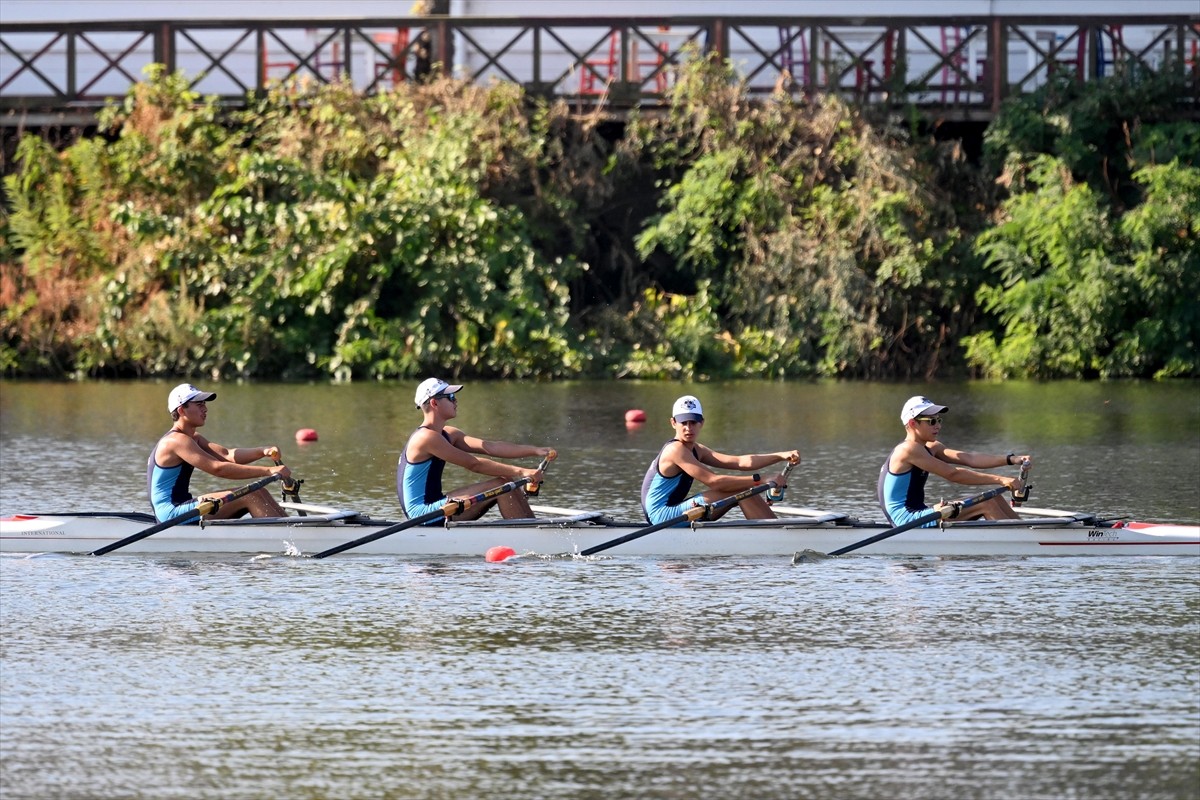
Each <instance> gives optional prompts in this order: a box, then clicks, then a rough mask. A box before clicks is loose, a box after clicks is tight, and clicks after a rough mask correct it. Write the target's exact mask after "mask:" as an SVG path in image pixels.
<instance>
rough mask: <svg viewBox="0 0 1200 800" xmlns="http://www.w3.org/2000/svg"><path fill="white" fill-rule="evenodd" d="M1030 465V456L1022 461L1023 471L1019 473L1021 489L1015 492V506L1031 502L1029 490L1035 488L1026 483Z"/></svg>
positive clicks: (1013, 502)
mask: <svg viewBox="0 0 1200 800" xmlns="http://www.w3.org/2000/svg"><path fill="white" fill-rule="evenodd" d="M1030 466H1032V465H1031V464H1030V463H1029V459H1028V458H1027V459H1025V460H1024V461H1022V462H1021V471H1020V473H1018V475H1017V480H1019V481H1020V482H1021V491H1019V492H1013V496H1012V497H1013V499H1012V504H1013V505H1014V506H1019V505H1021V504H1022V503H1028V502H1029V490H1030V489H1032V488H1033V486H1031V485H1030V484H1028V483H1026V481H1027V480H1029V468H1030Z"/></svg>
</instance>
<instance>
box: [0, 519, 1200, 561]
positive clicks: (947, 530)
mask: <svg viewBox="0 0 1200 800" xmlns="http://www.w3.org/2000/svg"><path fill="white" fill-rule="evenodd" d="M302 508H305V509H307V512H306V513H308V514H309V515H308V516H289V517H286V518H278V519H274V520H248V519H242V520H220V521H212V522H207V523H205V524H204V525H203V526H201V525H197V524H184V525H177V526H174V527H171V528H168V529H166V530H163V531H160V532H159V533H156V534H154V535H152V536H148V537H146V538H143V539H141V540H139V541H137V542H134V543H132V544H130V545H128V546H126V547H122V548H120V549H118V550H116V551H114V554H133V553H255V554H257V553H268V554H280V555H295V556H299V555H307V556H311V555H313V554H315V553H320V552H322V551H324V550H327V549H329V548H331V547H335V546H337V545H339V544H342V543H345V542H349V541H352V540H355V539H359V538H361V537H364V536H368V535H370V534H371V533H373V532H376V531H379V530H381V529H382V528H383V527H385V526H387V525H389V524H392V522H391V521H388V520H371V519H369V518H367V517H364V516H361V515H359V514H357V513H356V512H353V511H338V510H336V509H330V508H324V507H318V506H306V507H302ZM1038 511H1039V512H1043V513H1045V514H1047V515H1049V516H1033V517H1029V518H1025V519H1022V520H1019V521H997V522H989V521H974V522H962V523H951V524H947V525H945V526H944V527H941V528H918V529H914V530H909V531H905V532H903V533H900V534H897V535H895V536H892V537H889V538H886V539H883V540H881V541H879V542H876V543H874V544H871V545H868V546H866V547H864V548H862V549H860V550H856V551H854V552H853V553H852V555H889V556H1113V555H1118V556H1131V555H1136V556H1146V555H1150V556H1166V555H1171V556H1200V526H1198V525H1183V524H1157V523H1154V524H1151V523H1136V522H1134V523H1107V522H1102V521H1099V520H1097V519H1095V518H1094V517H1091V516H1089V515H1086V514H1075V513H1071V512H1061V511H1053V510H1041V509H1039V510H1038ZM312 512H316V513H312ZM821 520H825V521H821ZM154 524H155V522H154V519H153V518H152V517H150V516H148V515H145V514H132V513H131V514H121V513H113V514H94V513H93V514H36V515H14V516H9V517H4V518H0V552H5V553H48V552H54V553H91V552H93V551H94V550H96V549H98V548H100V547H103V546H104V545H107V544H110V543H112V542H116V541H119V540H121V539H124V538H125V537H127V536H130V535H132V534H135V533H137V532H139V531H142V530H145V529H146V528H148V527H150V526H152V525H154ZM641 527H644V526H643V525H640V524H633V523H611V521H608V520H605V518H604V517H603V516H602V514H601V513H600V512H591V513H585V512H581V513H575V514H573V515H566V516H558V517H551V518H544V519H537V520H500V519H497V520H494V521H481V522H475V523H468V522H463V523H453V522H452V523H450V524H448V525H438V526H434V527H427V526H426V527H417V528H408V529H406V530H402V531H400V532H398V533H394V534H391V535H389V536H385V537H383V538H381V539H377V540H375V541H373V542H369V543H367V544H365V545H362V546H361V547H356V548H354V549H351V550H347V551H345V552H344V553H341V554H339V555H338V556H336V557H338V558H344V557H347V556H353V555H396V556H416V557H437V556H459V557H482V556H484V554H485V553H486V552H487V551H488V550H489V549H490V548H492V547H494V546H497V545H503V546H507V547H511V548H513V549H514V550H515V551H516V552H517V553H518V554H520V555H525V554H537V555H544V556H549V555H570V554H574V553H578V552H580V551H582V550H585V549H587V548H589V547H593V546H596V545H599V544H602V543H605V542H608V541H611V540H613V539H616V538H618V537H620V536H623V535H625V534H628V533H630V532H633V531H636V530H638V529H639V528H641ZM889 527H890V526H887V525H884V524H871V523H860V522H856V521H854V520H850V519H848V518H847V517H845V516H844V515H841V514H836V513H830V512H817V511H814V512H811V514H808V515H807V516H801V517H797V518H787V519H780V520H765V521H763V520H760V521H755V522H748V521H745V520H741V521H730V522H724V521H722V522H712V523H698V524H697V525H695V526H693V527H683V528H667V529H663V530H659V531H656V532H654V533H651V534H648V535H646V536H642V537H640V538H637V539H634V540H632V541H629V542H625V543H622V544H620V545H617V546H615V547H613V548H611V549H608V550H605V551H604V552H603V553H601V554H599V555H600V556H609V557H627V556H671V557H688V556H789V557H790V556H793V555H794V554H795V553H797V552H801V551H805V550H811V551H816V552H817V553H830V552H832V551H834V550H837V549H839V548H841V547H845V546H847V545H851V544H855V543H857V542H860V541H862V540H864V539H866V538H868V537H870V536H872V535H874V534H877V533H881V532H883V531H886V530H888V529H889Z"/></svg>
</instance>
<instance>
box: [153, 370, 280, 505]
mask: <svg viewBox="0 0 1200 800" xmlns="http://www.w3.org/2000/svg"><path fill="white" fill-rule="evenodd" d="M216 398H217V394H216V392H206V391H202V390H200V389H197V388H196V387H195V386H192V385H191V384H190V383H181V384H179V385H178V386H176V387H175V388H174V389H172V390H171V393H170V394H169V395H168V396H167V411H169V412H171V419H172V420H173V421H174V424H173V425H172V426H171V430H169V431H167V432H166V433H165V434H163V437H162V438H161V439H159V440H158V444H156V445H155V446H154V450H152V451H151V452H150V458H149V459H148V461H147V464H146V480H147V482H148V484H149V488H150V502H151V504H152V505H153V506H154V516H155V517H157V518H158V521H159V522H165V521H166V520H168V519H172V518H174V517H177V516H179V515H180V514H185V513H187V512H189V511H191V510H193V509H194V508H196V506H197V505H199V503H200V502H201V501H203V500H210V499H214V498H220V497H224V496H225V495H227V494H228V492H229V490H228V489H226V490H223V491H219V492H209V493H208V494H202V495H200V496H199V497H192V494H191V488H190V482H191V478H192V472H193V471H195V470H197V469H198V470H201V471H203V472H207V473H208V474H210V475H215V476H216V477H218V478H224V479H226V480H235V481H236V480H249V479H252V478H265V477H266V476H268V475H275V474H279V475H282V476H283V477H284V478H288V477H291V474H292V473H291V470H289V469H288V468H287V467H286V466H284V465H283V464H279V463H278V461H279V458H280V453H279V448H278V447H276V446H275V445H268V446H266V447H225V446H224V445H219V444H217V443H216V442H210V441H209V440H208V439H206V438H204V437H203V436H201V435H200V432H199V429H200V428H201V427H202V426H203V425H204V423H206V422H207V421H208V403H209V401H211V400H215V399H216ZM263 458H273V459H275V461H276V462H277V463H276V465H275V466H270V467H267V466H262V467H259V466H253V465H252V464H251V462H253V461H258V460H259V459H263ZM247 512H249V513H250V514H251V515H252V516H255V517H282V516H284V513H285V512H284V510H283V507H282V506H280V505H279V503H278V502H276V501H275V498H273V497H272V496H271V494H270V493H269V492H268V491H267V490H266V489H259V490H258V491H257V492H251V493H250V494H248V495H246V496H245V497H239V498H237V499H235V500H229V501H227V502H223V503H221V505H220V506H218V507H217V510H216V511H214V512H213V513H212V514H208V515H206V517H216V518H227V517H240V516H242V515H243V514H246V513H247Z"/></svg>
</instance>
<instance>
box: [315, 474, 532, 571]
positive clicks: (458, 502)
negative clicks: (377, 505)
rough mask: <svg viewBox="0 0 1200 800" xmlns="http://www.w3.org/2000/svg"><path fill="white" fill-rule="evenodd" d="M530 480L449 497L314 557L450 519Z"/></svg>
mask: <svg viewBox="0 0 1200 800" xmlns="http://www.w3.org/2000/svg"><path fill="white" fill-rule="evenodd" d="M529 482H530V479H529V478H517V479H516V480H515V481H509V482H508V483H505V484H501V485H500V486H497V487H495V488H493V489H488V490H487V491H485V492H480V493H479V494H474V495H471V496H470V497H463V498H448V499H447V500H446V502H445V503H444V504H443V505H442V507H441V508H438V509H435V510H433V511H430V512H429V513H428V514H422V515H421V516H419V517H413V518H412V519H406V520H405V521H404V522H397V523H396V524H395V525H389V526H388V527H386V528H384V529H383V530H380V531H375V532H374V533H371V534H368V535H366V536H362V537H360V538H358V539H355V540H354V541H352V542H345V543H343V544H339V545H336V546H334V547H331V548H329V549H328V550H322V551H321V552H319V553H317V554H315V555H314V556H313V558H326V557H328V556H332V555H337V554H338V553H340V552H342V551H344V550H350V549H351V548H354V547H360V546H362V545H364V544H367V543H369V542H373V541H375V540H376V539H382V538H383V537H385V536H391V535H392V534H393V533H399V532H400V531H403V530H407V529H408V528H415V527H417V526H418V525H424V524H425V523H426V522H432V521H433V520H435V519H437V518H439V517H444V518H446V519H449V518H450V517H453V516H454V515H455V514H457V513H458V512H460V511H465V510H466V509H468V508H470V507H471V506H473V505H475V504H476V503H482V502H483V501H484V500H491V499H492V498H493V497H499V496H500V495H502V494H506V493H508V492H511V491H512V490H513V489H518V488H520V487H522V486H525V485H526V484H528V483H529Z"/></svg>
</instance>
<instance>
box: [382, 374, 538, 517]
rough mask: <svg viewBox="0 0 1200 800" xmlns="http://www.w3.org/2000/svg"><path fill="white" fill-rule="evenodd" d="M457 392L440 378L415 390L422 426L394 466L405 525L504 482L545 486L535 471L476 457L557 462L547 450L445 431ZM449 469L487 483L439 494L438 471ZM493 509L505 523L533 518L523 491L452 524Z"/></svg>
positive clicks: (470, 509) (463, 514)
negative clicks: (459, 469)
mask: <svg viewBox="0 0 1200 800" xmlns="http://www.w3.org/2000/svg"><path fill="white" fill-rule="evenodd" d="M462 389H463V387H462V386H461V385H459V384H450V383H447V382H446V381H444V380H441V379H440V378H429V379H427V380H425V381H422V383H421V385H420V386H418V387H417V393H416V395H415V396H414V398H413V400H414V402H415V403H416V406H417V408H418V409H419V410H420V411H421V413H422V415H423V416H424V420H423V421H422V423H421V425H420V426H418V427H417V429H416V430H415V431H413V433H412V435H411V436H409V437H408V441H407V442H405V444H404V448H403V449H402V450H401V451H400V458H399V462H398V463H397V466H396V494H397V496H398V497H399V498H400V507H401V508H403V509H404V513H405V515H407V516H408V518H409V519H413V518H415V517H419V516H422V515H425V514H428V513H429V512H431V511H434V510H437V509H441V508H442V507H443V506H445V505H446V500H447V499H460V498H464V497H468V496H472V495H476V494H479V493H481V492H486V491H487V490H489V489H493V488H495V487H498V486H501V485H503V484H504V483H506V482H508V481H512V480H516V479H520V478H529V479H530V481H531V483H533V484H538V485H540V484H541V483H542V481H543V480H545V475H544V473H543V470H542V467H540V466H539V467H534V468H529V467H519V466H516V465H513V464H505V463H503V462H500V461H495V460H494V459H493V458H480V455H485V456H493V457H494V458H528V457H532V456H540V457H542V458H544V459H549V460H554V459H555V458H557V457H558V453H557V452H556V451H555V450H554V448H552V447H546V446H539V445H531V444H513V443H511V442H501V441H489V440H484V439H480V438H478V437H476V436H470V435H468V434H467V433H466V432H465V431H463V430H461V429H460V428H457V427H454V426H452V425H449V424H448V423H449V422H450V420H452V419H454V418H455V417H456V416H458V393H459V392H461V391H462ZM448 463H449V464H454V465H456V466H459V467H462V468H463V469H466V470H469V471H471V472H476V473H479V474H480V475H488V476H491V477H490V479H489V480H485V481H480V482H478V483H472V484H469V485H467V486H462V487H460V488H458V489H455V490H453V491H451V492H448V493H447V492H444V491H443V490H442V471H443V470H444V469H445V467H446V464H448ZM493 505H498V506H499V508H500V513H501V515H502V516H504V518H506V519H528V518H530V517H532V516H533V511H532V510H531V509H530V507H529V499H528V497H526V495H525V491H524V490H523V489H518V490H516V491H512V492H506V493H504V494H502V495H500V496H499V497H493V498H490V499H487V500H484V501H483V502H480V503H475V504H473V505H470V506H468V507H467V508H466V509H464V510H462V511H459V512H458V513H456V514H455V515H454V519H458V520H468V519H478V518H479V517H480V516H481V515H483V513H484V512H486V511H487V510H488V509H489V508H491V507H492V506H493ZM442 521H443V520H440V519H436V518H435V519H433V520H432V521H431V522H430V523H428V524H434V525H436V524H438V523H440V522H442Z"/></svg>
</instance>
